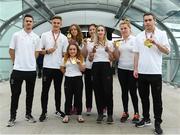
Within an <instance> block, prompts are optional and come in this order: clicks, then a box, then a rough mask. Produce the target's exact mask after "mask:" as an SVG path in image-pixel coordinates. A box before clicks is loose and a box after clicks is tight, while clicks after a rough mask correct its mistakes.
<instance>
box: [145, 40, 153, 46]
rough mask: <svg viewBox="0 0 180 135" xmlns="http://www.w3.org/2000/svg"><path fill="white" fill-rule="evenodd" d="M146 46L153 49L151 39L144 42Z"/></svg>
mask: <svg viewBox="0 0 180 135" xmlns="http://www.w3.org/2000/svg"><path fill="white" fill-rule="evenodd" d="M144 45H145V46H147V47H148V48H151V47H152V45H153V43H152V42H151V40H150V39H146V40H145V41H144Z"/></svg>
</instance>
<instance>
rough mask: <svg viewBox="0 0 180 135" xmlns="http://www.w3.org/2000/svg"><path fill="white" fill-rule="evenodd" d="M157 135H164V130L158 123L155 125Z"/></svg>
mask: <svg viewBox="0 0 180 135" xmlns="http://www.w3.org/2000/svg"><path fill="white" fill-rule="evenodd" d="M154 132H155V134H158V135H161V134H162V133H163V130H162V128H161V125H160V124H159V123H158V124H157V123H155V130H154Z"/></svg>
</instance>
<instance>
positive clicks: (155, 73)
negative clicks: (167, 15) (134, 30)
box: [134, 13, 170, 134]
mask: <svg viewBox="0 0 180 135" xmlns="http://www.w3.org/2000/svg"><path fill="white" fill-rule="evenodd" d="M143 19H144V27H145V30H144V31H143V32H141V33H140V34H138V35H137V37H136V46H135V48H134V52H135V59H134V62H135V63H134V77H135V78H138V88H139V94H140V97H141V102H142V109H143V119H142V120H141V121H140V122H139V123H137V124H136V127H144V126H146V125H150V124H151V120H150V114H149V110H150V101H149V93H150V87H151V93H152V98H153V111H154V118H155V125H154V126H155V133H156V134H162V133H163V130H162V128H161V126H160V125H161V123H162V119H161V116H162V110H163V108H162V97H161V93H162V54H163V53H164V54H169V51H170V46H169V43H168V38H167V35H166V32H164V31H161V30H159V29H158V28H157V27H155V16H154V15H153V14H152V13H145V14H144V16H143Z"/></svg>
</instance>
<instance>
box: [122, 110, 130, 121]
mask: <svg viewBox="0 0 180 135" xmlns="http://www.w3.org/2000/svg"><path fill="white" fill-rule="evenodd" d="M128 117H129V114H128V113H127V112H123V114H122V117H121V119H120V121H121V122H126V121H127V119H128Z"/></svg>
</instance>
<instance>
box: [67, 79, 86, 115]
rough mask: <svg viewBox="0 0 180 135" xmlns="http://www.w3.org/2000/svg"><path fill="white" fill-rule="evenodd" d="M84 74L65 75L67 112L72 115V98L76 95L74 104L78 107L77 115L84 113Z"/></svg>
mask: <svg viewBox="0 0 180 135" xmlns="http://www.w3.org/2000/svg"><path fill="white" fill-rule="evenodd" d="M82 91H83V81H82V76H76V77H65V82H64V93H65V114H66V115H70V110H71V108H72V99H73V96H74V105H75V106H76V109H77V115H81V113H82Z"/></svg>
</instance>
